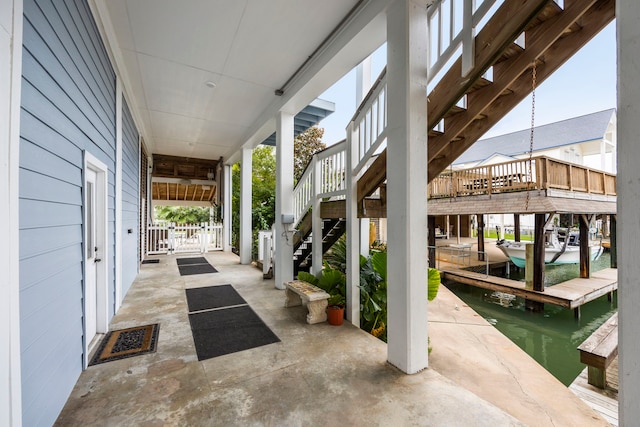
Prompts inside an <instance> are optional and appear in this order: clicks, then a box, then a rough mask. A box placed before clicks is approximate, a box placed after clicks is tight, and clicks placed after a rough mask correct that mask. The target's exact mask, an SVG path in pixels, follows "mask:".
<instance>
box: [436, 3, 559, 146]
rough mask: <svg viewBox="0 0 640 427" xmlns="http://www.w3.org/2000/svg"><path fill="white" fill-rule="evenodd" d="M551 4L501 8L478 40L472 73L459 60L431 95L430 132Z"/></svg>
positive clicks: (517, 4) (504, 5)
mask: <svg viewBox="0 0 640 427" xmlns="http://www.w3.org/2000/svg"><path fill="white" fill-rule="evenodd" d="M547 4H548V1H547V0H506V1H505V2H504V3H503V5H502V6H500V8H499V9H498V10H497V11H496V13H495V14H494V15H493V16H492V17H491V19H489V21H488V22H487V24H486V25H485V26H484V28H483V29H482V30H481V31H480V33H479V34H478V35H477V36H476V38H475V40H474V42H475V52H474V66H473V68H472V69H471V71H470V72H469V73H467V75H465V76H463V75H462V58H459V59H458V60H457V61H456V62H455V63H454V64H453V65H452V67H451V68H450V69H449V71H448V72H447V74H446V75H445V76H444V77H443V78H442V79H441V80H440V82H438V84H437V85H436V87H435V88H434V89H433V91H432V92H431V93H430V94H429V99H428V104H427V105H428V107H427V111H428V113H427V118H428V120H429V129H431V128H433V127H434V126H435V125H436V124H437V123H438V122H439V121H440V119H441V118H442V117H444V115H445V114H446V113H447V112H448V111H449V110H450V109H451V107H453V106H454V105H455V104H456V103H457V102H458V100H459V99H460V98H461V97H462V96H463V95H464V94H465V93H466V92H467V90H469V89H470V88H471V87H472V86H473V84H474V83H475V82H476V81H477V80H478V79H479V78H480V77H481V76H482V74H484V72H485V71H486V70H487V69H488V68H489V67H490V66H491V65H492V64H493V63H494V62H495V60H496V59H498V57H499V56H500V55H501V54H502V52H503V51H504V50H505V49H506V48H507V47H508V46H509V45H511V43H513V41H514V40H515V39H516V38H517V37H518V36H519V35H520V34H521V33H522V32H523V31H524V29H525V28H526V26H527V24H529V22H530V21H531V20H532V19H533V18H535V17H536V15H538V13H539V12H540V11H541V10H542V9H544V7H545V6H546V5H547ZM429 155H431V153H430V154H429Z"/></svg>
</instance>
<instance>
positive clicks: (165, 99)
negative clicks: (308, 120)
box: [96, 0, 380, 159]
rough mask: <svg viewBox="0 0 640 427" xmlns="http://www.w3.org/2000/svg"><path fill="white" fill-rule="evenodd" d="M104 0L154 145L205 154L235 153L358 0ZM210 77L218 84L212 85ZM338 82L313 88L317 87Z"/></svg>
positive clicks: (156, 149) (137, 109) (163, 150)
mask: <svg viewBox="0 0 640 427" xmlns="http://www.w3.org/2000/svg"><path fill="white" fill-rule="evenodd" d="M96 2H97V3H98V4H99V5H101V6H99V7H98V10H99V11H101V12H100V13H101V14H102V15H103V16H101V22H102V23H103V25H105V26H107V24H108V25H109V26H110V28H111V30H112V31H111V32H110V31H106V33H107V37H108V38H111V40H109V42H110V47H111V50H112V51H113V53H114V56H116V58H117V61H116V62H117V63H119V67H120V68H121V74H122V75H123V79H124V83H125V86H126V88H125V89H126V92H127V95H128V98H129V100H130V103H131V104H132V105H131V109H132V110H133V112H134V116H135V117H136V119H137V121H138V122H139V123H138V125H139V127H140V128H141V129H140V130H141V132H142V133H143V136H144V138H145V140H146V143H147V145H148V146H149V147H150V148H151V151H152V152H153V153H160V154H169V155H176V156H187V157H197V158H207V159H218V158H219V157H221V156H222V157H225V158H227V157H228V156H231V155H232V154H233V153H234V152H236V150H237V149H239V148H240V147H241V146H242V145H243V144H244V143H245V142H247V141H248V139H249V138H251V137H253V136H254V135H253V133H252V132H255V130H256V129H257V128H259V127H260V126H261V125H262V123H260V120H264V112H265V110H267V109H268V107H269V106H270V105H272V104H273V103H274V100H275V99H276V98H278V97H277V96H276V95H275V94H274V92H275V90H276V89H279V88H281V87H282V86H283V85H284V84H285V82H286V81H287V80H288V79H289V78H290V77H291V76H292V75H293V74H294V73H295V72H296V70H297V69H298V68H299V67H300V66H301V65H302V64H303V63H304V62H305V60H306V59H307V58H308V57H309V56H310V55H311V54H312V53H313V52H314V50H316V48H317V47H318V46H320V44H321V43H322V42H323V40H324V39H325V38H326V37H327V36H328V35H329V34H330V33H331V32H332V30H333V29H334V28H335V27H336V26H338V24H339V23H340V21H341V20H342V19H343V18H344V17H345V16H346V15H347V14H348V13H349V11H350V10H351V9H352V8H353V6H354V5H355V4H356V3H358V1H357V0H183V1H178V0H96ZM105 14H106V15H108V16H104V15H105ZM105 23H107V24H105ZM114 39H115V40H114ZM379 44H380V41H372V42H371V46H363V47H362V52H361V53H359V54H358V55H355V56H354V55H352V56H353V57H352V58H349V59H348V60H350V61H352V64H349V66H348V67H343V68H344V69H345V71H346V70H348V69H349V68H350V67H353V66H355V65H356V64H357V63H358V62H359V61H360V60H361V59H362V58H364V57H365V56H366V55H367V54H368V53H370V52H371V51H373V49H375V47H377V46H378V45H379ZM365 51H368V53H367V52H365ZM122 68H123V69H122ZM342 74H343V72H341V73H340V75H342ZM340 75H336V76H335V77H332V78H333V79H334V80H333V81H335V79H337V78H339V77H340ZM209 81H210V82H213V83H215V85H216V86H215V88H210V87H208V86H207V85H206V82H209ZM330 83H332V82H329V83H327V82H325V83H323V85H319V86H318V87H317V88H315V90H316V91H318V93H317V94H315V95H314V96H318V95H319V94H320V93H321V91H322V90H324V89H325V88H326V87H328V85H329V84H330ZM307 95H308V94H307ZM296 112H297V111H294V112H293V113H296ZM345 125H346V123H345ZM271 131H273V130H271ZM269 133H270V132H269ZM269 133H268V134H269ZM268 134H267V135H265V136H268Z"/></svg>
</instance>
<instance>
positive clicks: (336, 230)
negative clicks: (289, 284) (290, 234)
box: [293, 211, 347, 274]
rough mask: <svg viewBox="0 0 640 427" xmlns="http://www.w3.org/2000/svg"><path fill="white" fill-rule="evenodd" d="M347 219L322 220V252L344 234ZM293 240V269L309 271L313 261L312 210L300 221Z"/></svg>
mask: <svg viewBox="0 0 640 427" xmlns="http://www.w3.org/2000/svg"><path fill="white" fill-rule="evenodd" d="M346 228H347V221H346V220H345V219H344V218H328V219H323V220H322V253H323V254H324V253H325V252H327V251H328V250H329V249H330V248H331V246H333V244H334V243H335V242H337V241H338V239H339V238H340V237H341V236H342V235H343V234H344V232H345V231H346ZM295 236H296V237H295V238H294V241H293V271H294V273H295V274H297V273H298V271H309V267H311V265H312V261H311V240H312V238H313V236H312V235H311V211H308V212H307V214H306V215H305V218H304V219H303V220H302V221H301V222H300V226H299V227H298V233H296V235H295Z"/></svg>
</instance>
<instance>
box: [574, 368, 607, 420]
mask: <svg viewBox="0 0 640 427" xmlns="http://www.w3.org/2000/svg"><path fill="white" fill-rule="evenodd" d="M569 390H571V391H572V392H574V393H575V394H576V396H578V397H579V398H580V399H582V400H583V401H584V402H585V403H586V404H587V405H589V406H590V407H591V408H593V409H594V410H595V411H596V412H598V413H599V414H600V415H602V417H603V418H604V419H605V420H607V421H608V422H609V424H611V425H612V426H616V427H617V426H618V358H617V357H616V358H615V360H614V361H613V362H611V365H609V367H608V368H607V388H605V389H604V390H603V389H599V388H597V387H594V386H592V385H591V384H589V383H588V382H587V368H585V369H584V370H583V371H582V373H581V374H580V375H578V377H577V378H576V379H575V380H574V381H573V383H571V385H570V386H569Z"/></svg>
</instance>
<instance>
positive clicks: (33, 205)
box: [19, 199, 82, 255]
mask: <svg viewBox="0 0 640 427" xmlns="http://www.w3.org/2000/svg"><path fill="white" fill-rule="evenodd" d="M19 206H20V229H21V230H28V229H32V228H48V227H60V226H65V225H82V207H81V206H74V205H65V204H60V203H45V202H42V201H40V200H29V199H20V201H19ZM27 255H28V254H27Z"/></svg>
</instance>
